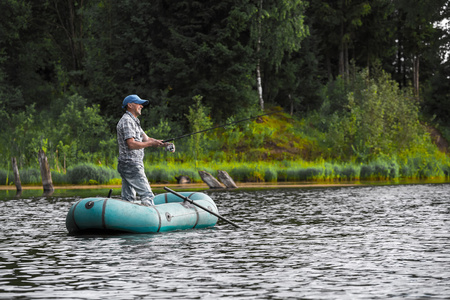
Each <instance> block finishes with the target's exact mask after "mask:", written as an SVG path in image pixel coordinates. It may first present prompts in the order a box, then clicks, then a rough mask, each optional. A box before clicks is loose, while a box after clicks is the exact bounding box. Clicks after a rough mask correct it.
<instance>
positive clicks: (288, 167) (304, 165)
mask: <svg viewBox="0 0 450 300" xmlns="http://www.w3.org/2000/svg"><path fill="white" fill-rule="evenodd" d="M440 158H441V159H439V160H438V159H436V157H433V156H411V157H408V158H406V159H402V160H377V161H373V162H370V163H367V164H361V163H331V162H326V161H321V160H318V161H315V162H306V161H287V160H286V161H272V162H230V163H227V162H210V163H206V162H200V163H199V162H197V163H195V162H184V163H176V162H162V163H157V164H146V166H145V172H146V174H147V177H148V179H149V181H150V182H151V183H176V182H177V179H176V177H178V176H180V175H184V176H187V177H189V178H190V179H191V182H194V183H195V182H202V181H201V178H200V176H199V174H198V171H199V170H203V171H207V172H209V173H211V174H212V175H214V176H217V171H218V170H224V171H227V172H228V173H229V174H230V176H231V177H232V178H233V179H234V181H236V182H270V183H276V182H305V181H307V182H317V183H320V182H340V181H345V182H349V181H364V180H370V181H374V180H375V181H376V180H378V181H385V180H389V181H393V180H394V181H395V180H403V179H409V180H414V179H437V178H448V177H449V174H450V161H449V159H448V157H447V156H445V155H442V156H441V157H440ZM20 178H21V182H22V184H23V185H40V184H41V179H40V171H39V169H37V168H36V169H25V170H21V172H20ZM52 179H53V183H54V184H56V185H64V184H74V185H77V184H78V185H86V184H88V185H98V184H120V183H121V179H120V175H119V174H118V172H117V171H116V170H115V169H113V168H110V167H103V166H97V165H94V164H80V165H77V166H74V167H72V168H69V169H68V170H67V172H66V173H62V172H56V171H52ZM13 181H14V180H13V177H12V173H11V172H8V171H7V170H0V185H8V184H11V185H12V184H13Z"/></svg>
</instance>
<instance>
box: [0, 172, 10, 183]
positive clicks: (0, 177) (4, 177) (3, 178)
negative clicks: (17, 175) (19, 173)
mask: <svg viewBox="0 0 450 300" xmlns="http://www.w3.org/2000/svg"><path fill="white" fill-rule="evenodd" d="M7 181H8V171H6V170H3V169H0V185H5V184H7Z"/></svg>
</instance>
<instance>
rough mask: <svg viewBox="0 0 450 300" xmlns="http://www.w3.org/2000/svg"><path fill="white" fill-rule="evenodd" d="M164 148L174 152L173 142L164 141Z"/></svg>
mask: <svg viewBox="0 0 450 300" xmlns="http://www.w3.org/2000/svg"><path fill="white" fill-rule="evenodd" d="M164 145H165V148H164V150H166V151H169V152H172V153H174V152H175V145H174V144H173V143H165V144H164Z"/></svg>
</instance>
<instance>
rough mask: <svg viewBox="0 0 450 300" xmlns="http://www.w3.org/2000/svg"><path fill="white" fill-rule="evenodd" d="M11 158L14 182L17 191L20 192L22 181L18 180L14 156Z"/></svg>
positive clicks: (17, 169)
mask: <svg viewBox="0 0 450 300" xmlns="http://www.w3.org/2000/svg"><path fill="white" fill-rule="evenodd" d="M11 160H12V168H13V173H14V184H15V185H16V189H17V193H20V192H21V191H22V182H21V181H20V175H19V168H18V167H17V159H16V158H15V157H12V158H11Z"/></svg>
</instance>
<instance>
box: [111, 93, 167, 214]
mask: <svg viewBox="0 0 450 300" xmlns="http://www.w3.org/2000/svg"><path fill="white" fill-rule="evenodd" d="M148 104H149V101H148V100H143V99H141V98H139V96H138V95H129V96H127V97H125V99H124V100H123V102H122V108H123V109H125V110H126V111H125V113H124V114H123V116H122V118H121V119H120V121H119V123H117V142H118V144H119V159H118V166H117V170H118V171H119V174H120V176H121V177H122V200H126V201H134V200H135V199H136V194H138V195H139V196H140V198H141V203H142V204H143V205H146V206H150V205H154V203H153V198H154V197H155V195H154V194H153V192H152V189H151V187H150V183H149V182H148V179H147V176H146V175H145V172H144V149H145V148H147V147H166V149H167V150H168V151H171V152H175V147H174V145H173V144H171V143H167V142H164V141H162V140H157V139H154V138H150V137H148V136H147V135H146V134H145V132H144V130H142V128H141V123H140V121H139V119H138V117H139V116H140V115H141V113H142V108H143V107H144V106H147V105H148Z"/></svg>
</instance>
